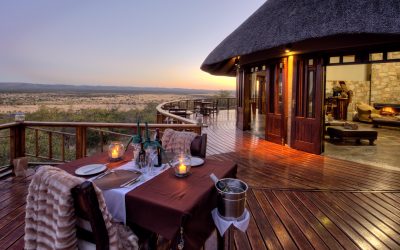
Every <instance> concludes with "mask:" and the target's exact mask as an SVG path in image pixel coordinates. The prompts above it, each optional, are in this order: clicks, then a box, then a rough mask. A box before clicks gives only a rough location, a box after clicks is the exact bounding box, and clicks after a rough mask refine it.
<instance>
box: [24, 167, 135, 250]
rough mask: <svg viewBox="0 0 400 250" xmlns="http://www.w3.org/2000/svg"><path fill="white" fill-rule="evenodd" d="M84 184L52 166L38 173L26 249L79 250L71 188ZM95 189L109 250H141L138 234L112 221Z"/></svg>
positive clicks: (29, 203)
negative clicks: (106, 232)
mask: <svg viewBox="0 0 400 250" xmlns="http://www.w3.org/2000/svg"><path fill="white" fill-rule="evenodd" d="M84 181H85V179H83V178H78V177H75V176H72V175H70V174H68V173H67V172H65V171H63V170H61V169H59V168H55V167H51V166H42V167H41V168H40V169H39V170H38V172H37V173H36V174H35V175H34V177H33V179H32V182H31V184H30V185H29V189H28V196H27V203H26V216H25V238H24V239H25V249H77V242H78V241H77V237H76V223H77V217H76V216H75V214H74V204H73V198H72V195H71V189H72V188H73V187H75V186H76V185H79V184H81V183H82V182H84ZM94 187H95V190H96V193H97V198H98V201H99V206H100V210H101V212H102V214H103V219H104V221H105V224H106V227H107V230H108V236H109V242H110V249H138V248H139V247H138V243H137V241H138V239H137V237H136V235H135V234H133V232H132V231H131V230H130V229H129V228H127V227H125V226H123V225H121V224H118V223H115V222H113V221H112V217H111V215H110V213H109V212H108V210H107V207H106V204H105V201H104V197H103V195H102V193H101V191H100V189H99V188H97V187H96V186H95V185H94Z"/></svg>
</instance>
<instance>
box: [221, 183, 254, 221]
mask: <svg viewBox="0 0 400 250" xmlns="http://www.w3.org/2000/svg"><path fill="white" fill-rule="evenodd" d="M219 182H222V183H223V184H224V185H219ZM221 186H223V187H224V190H221V188H220V187H221ZM215 187H216V189H217V191H218V206H217V208H218V213H219V215H220V216H221V217H222V218H224V219H225V220H237V219H239V218H240V217H241V216H242V215H243V213H244V208H245V205H246V192H247V189H248V186H247V184H246V183H245V182H243V181H241V180H238V179H232V178H224V179H220V180H218V182H217V183H216V184H215Z"/></svg>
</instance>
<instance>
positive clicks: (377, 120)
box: [324, 53, 400, 168]
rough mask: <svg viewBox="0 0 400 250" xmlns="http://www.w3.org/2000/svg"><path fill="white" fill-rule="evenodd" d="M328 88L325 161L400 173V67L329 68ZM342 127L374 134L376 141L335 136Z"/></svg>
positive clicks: (325, 105) (366, 65)
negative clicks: (339, 160)
mask: <svg viewBox="0 0 400 250" xmlns="http://www.w3.org/2000/svg"><path fill="white" fill-rule="evenodd" d="M389 55H390V53H388V56H389ZM392 56H394V55H392ZM397 56H399V53H397ZM325 83H326V84H325V100H324V110H325V114H324V115H325V123H324V125H325V139H324V155H328V156H332V157H336V158H342V159H347V160H352V161H356V162H360V163H365V164H370V165H375V166H380V167H386V168H399V167H398V165H399V164H398V162H399V160H400V156H399V155H398V153H397V151H398V149H399V148H400V63H399V62H391V63H371V64H352V65H335V66H327V67H326V82H325ZM341 126H343V127H344V128H345V129H347V130H350V132H349V133H352V131H351V130H355V131H367V132H365V133H371V134H372V133H375V132H370V131H376V139H374V138H373V137H368V135H367V137H364V138H362V137H361V139H360V138H356V137H355V138H353V137H349V138H342V139H341V138H336V136H335V133H333V136H332V133H331V132H332V128H338V127H341ZM329 127H331V128H329ZM329 130H330V131H329Z"/></svg>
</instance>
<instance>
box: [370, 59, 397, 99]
mask: <svg viewBox="0 0 400 250" xmlns="http://www.w3.org/2000/svg"><path fill="white" fill-rule="evenodd" d="M371 82H372V84H371V102H372V103H398V104H399V103H400V62H396V63H376V64H372V71H371Z"/></svg>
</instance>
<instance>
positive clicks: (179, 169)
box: [178, 163, 187, 174]
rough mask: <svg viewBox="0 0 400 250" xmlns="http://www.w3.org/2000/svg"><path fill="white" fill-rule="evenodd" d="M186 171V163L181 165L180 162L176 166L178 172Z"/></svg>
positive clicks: (184, 172)
mask: <svg viewBox="0 0 400 250" xmlns="http://www.w3.org/2000/svg"><path fill="white" fill-rule="evenodd" d="M186 172H187V167H186V165H183V164H182V163H181V164H180V165H179V166H178V174H186Z"/></svg>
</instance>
